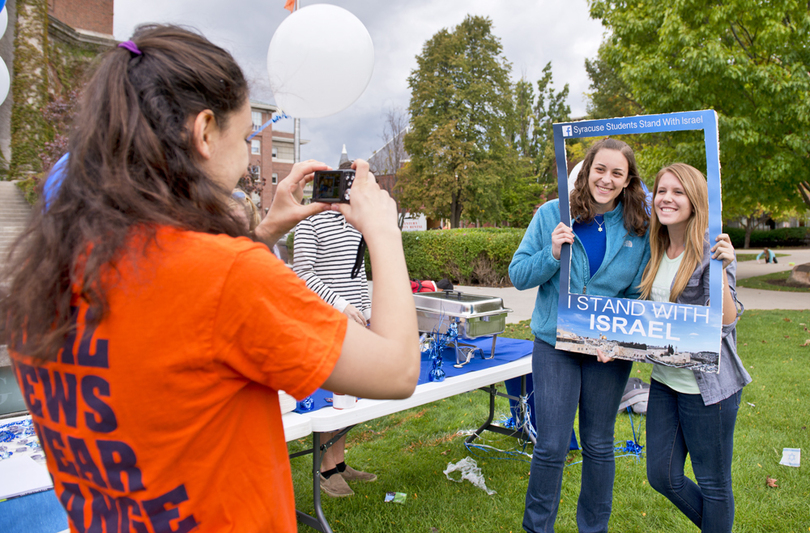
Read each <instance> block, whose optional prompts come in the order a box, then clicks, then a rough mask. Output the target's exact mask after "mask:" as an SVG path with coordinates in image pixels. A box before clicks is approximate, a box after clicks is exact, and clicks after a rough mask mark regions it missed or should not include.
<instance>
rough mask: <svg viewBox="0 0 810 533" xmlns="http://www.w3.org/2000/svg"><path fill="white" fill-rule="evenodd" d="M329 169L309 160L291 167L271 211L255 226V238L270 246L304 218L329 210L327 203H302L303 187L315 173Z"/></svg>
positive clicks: (280, 183)
mask: <svg viewBox="0 0 810 533" xmlns="http://www.w3.org/2000/svg"><path fill="white" fill-rule="evenodd" d="M328 168H329V167H328V166H327V165H325V164H323V163H321V162H318V161H314V160H312V159H310V160H309V161H304V162H302V163H296V164H295V165H293V167H292V170H291V171H290V174H289V176H287V177H286V178H285V179H283V180H281V181H280V182H279V184H278V188H277V189H276V196H275V198H274V199H273V205H272V206H271V207H270V211H269V212H268V213H267V215H266V216H265V217H264V219H262V221H261V222H260V223H259V225H258V226H256V229H255V231H254V234H255V235H256V238H258V239H259V240H260V241H262V242H263V243H265V244H266V245H268V246H270V247H272V246H273V245H274V244H275V243H276V241H277V240H279V239H280V238H281V236H282V235H284V234H285V233H287V232H288V231H290V230H291V229H293V228H294V227H295V225H296V224H298V223H299V222H301V221H302V220H304V219H305V218H307V217H309V216H312V215H315V214H317V213H320V212H321V211H326V210H328V209H329V205H328V204H321V203H313V204H308V205H303V204H301V199H302V198H303V196H304V185H306V184H307V183H309V182H310V181H312V178H313V176H314V172H315V171H316V170H326V169H328Z"/></svg>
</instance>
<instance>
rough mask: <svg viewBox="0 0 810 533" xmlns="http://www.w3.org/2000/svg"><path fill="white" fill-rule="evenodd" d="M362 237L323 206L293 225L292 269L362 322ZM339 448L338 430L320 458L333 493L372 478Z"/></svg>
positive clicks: (365, 306)
mask: <svg viewBox="0 0 810 533" xmlns="http://www.w3.org/2000/svg"><path fill="white" fill-rule="evenodd" d="M340 168H351V161H349V162H348V163H342V164H341V165H340ZM362 238H363V236H362V235H361V234H360V232H359V231H357V230H356V229H355V228H354V227H353V226H352V225H351V224H349V222H348V221H347V220H346V217H344V216H343V215H342V214H341V213H340V212H338V211H324V212H323V213H318V214H317V215H313V216H311V217H309V218H306V219H304V220H302V221H301V222H299V223H298V226H296V229H295V238H294V244H293V253H294V258H293V270H294V271H295V273H296V274H297V275H298V277H300V278H301V279H302V280H304V282H305V283H306V284H307V287H309V288H310V289H311V290H312V291H313V292H315V293H316V294H317V295H318V296H320V297H321V298H322V299H323V300H324V301H325V302H326V303H328V304H330V305H332V306H333V307H334V308H335V309H337V310H338V311H340V312H341V313H344V314H345V315H347V316H348V317H349V320H354V321H355V322H357V323H359V324H362V325H363V326H367V325H368V322H369V320H370V319H371V299H370V297H369V291H368V280H367V278H366V269H365V264H364V260H363V251H364V250H365V245H364V244H362V245H361V243H362V242H363V241H362ZM356 267H359V268H356ZM353 270H354V272H353ZM336 434H337V433H328V434H325V435H324V439H323V440H324V441H328V440H330V439H332V438H333V437H334V436H335V435H336ZM345 452H346V435H343V436H342V437H341V438H340V439H339V440H338V441H336V442H335V444H334V445H332V446H331V447H330V448H328V449H327V450H326V451H325V452H324V454H323V460H322V461H321V489H322V490H323V491H324V492H325V493H326V494H328V495H329V496H332V497H335V498H337V497H343V496H351V495H352V494H354V491H353V490H352V489H351V487H349V485H348V483H347V481H354V480H360V481H374V480H376V479H377V476H376V475H374V474H371V473H368V472H361V471H359V470H355V469H354V468H352V467H351V466H348V465H347V464H346V462H345Z"/></svg>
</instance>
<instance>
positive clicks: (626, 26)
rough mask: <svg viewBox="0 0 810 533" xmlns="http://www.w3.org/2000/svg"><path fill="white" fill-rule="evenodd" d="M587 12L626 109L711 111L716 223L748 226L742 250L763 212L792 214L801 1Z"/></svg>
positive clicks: (806, 128) (799, 161)
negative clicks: (601, 29) (719, 179)
mask: <svg viewBox="0 0 810 533" xmlns="http://www.w3.org/2000/svg"><path fill="white" fill-rule="evenodd" d="M590 9H591V16H593V17H594V18H598V19H601V20H602V22H603V24H604V25H605V26H606V27H607V28H608V29H609V30H610V34H609V35H608V37H607V38H606V41H605V43H603V46H602V49H601V50H600V58H601V59H604V61H605V63H604V65H605V66H606V67H610V68H613V69H615V74H616V76H617V77H618V79H619V81H621V83H623V84H624V86H625V87H626V88H627V90H628V91H629V94H630V95H632V97H631V100H632V101H634V102H635V103H637V104H638V105H639V106H641V107H642V108H643V109H644V110H646V112H648V113H665V112H675V111H688V110H697V109H708V108H710V109H714V110H716V111H717V112H718V115H719V117H720V159H721V164H722V176H723V205H724V210H725V213H724V215H725V216H726V218H736V217H742V216H745V217H746V218H747V219H748V221H749V226H748V228H747V232H746V246H747V245H748V242H749V237H750V231H751V229H752V227H753V223H754V222H755V221H756V219H757V218H758V217H759V216H760V215H761V214H762V213H763V212H770V213H772V214H773V216H779V215H780V213H784V212H786V211H788V210H790V209H792V208H795V207H797V206H798V205H799V203H800V202H801V198H800V196H799V195H797V194H796V188H797V186H798V184H799V183H800V182H801V181H803V180H807V179H808V174H810V99H808V98H807V95H808V94H810V75H809V74H808V70H809V69H810V46H808V44H809V43H808V33H809V32H810V6H808V4H807V3H806V2H798V1H797V0H727V1H725V2H719V1H716V0H715V1H706V0H673V1H672V2H668V3H665V4H662V3H660V2H658V1H656V0H638V1H636V2H633V3H628V2H625V1H624V0H590ZM602 65H603V64H601V63H600V64H599V65H598V66H600V67H601V66H602ZM592 79H593V78H592ZM679 149H681V150H684V149H683V148H680V147H679ZM685 150H686V152H689V150H688V149H685Z"/></svg>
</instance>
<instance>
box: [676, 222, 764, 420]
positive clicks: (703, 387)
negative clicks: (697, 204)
mask: <svg viewBox="0 0 810 533" xmlns="http://www.w3.org/2000/svg"><path fill="white" fill-rule="evenodd" d="M713 244H714V241H710V240H709V234H708V232H707V233H706V236H705V237H704V240H703V260H702V261H701V263H700V265H698V267H697V268H696V269H695V271H694V272H693V273H692V276H691V277H690V278H689V281H688V282H686V287H684V289H683V292H682V293H681V295H680V296H678V303H682V304H689V305H709V287H710V286H711V283H710V282H709V261H710V260H711V257H712V251H711V248H712V245H713ZM726 272H727V273H728V281H729V289H731V296H732V297H733V298H734V304H735V306H736V307H737V317H738V318H739V316H740V315H742V313H743V310H744V309H745V308H744V307H743V305H742V303H740V301H739V300H737V260H736V259H735V260H734V261H732V262H731V264H730V265H728V267H727V268H726ZM673 284H674V280H673ZM738 318H735V319H734V322H732V323H731V324H724V325H723V333H722V342H721V344H720V370H719V372H718V373H717V374H710V373H704V372H699V371H697V370H694V373H695V381H697V384H698V388H699V389H700V396H701V397H702V398H703V404H704V405H712V404H715V403H717V402H719V401H721V400H725V399H726V398H728V397H730V396H731V395H732V394H734V393H736V392H737V391H738V390H740V389H742V388H743V387H744V386H745V385H748V384H749V383H751V376H750V375H749V374H748V372H747V371H746V370H745V366H744V365H743V363H742V361H741V360H740V356H739V355H737V319H738Z"/></svg>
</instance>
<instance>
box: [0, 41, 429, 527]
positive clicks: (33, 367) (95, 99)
mask: <svg viewBox="0 0 810 533" xmlns="http://www.w3.org/2000/svg"><path fill="white" fill-rule="evenodd" d="M252 126H253V125H252V121H251V111H250V104H249V102H248V89H247V83H246V82H245V78H244V76H243V74H242V72H241V70H240V69H239V66H238V65H237V64H236V63H235V61H234V60H233V58H232V57H231V55H230V54H228V53H227V52H226V51H224V50H222V49H221V48H219V47H217V46H215V45H213V44H212V43H210V42H209V41H208V40H206V39H205V38H204V37H202V36H200V35H198V34H195V33H192V32H190V31H187V30H184V29H181V28H177V27H172V26H147V27H141V28H139V29H138V30H137V31H136V33H135V35H134V36H133V38H132V40H131V41H127V42H125V43H121V44H120V45H119V47H117V48H115V49H113V50H110V51H109V52H107V53H105V54H104V56H103V57H102V58H101V61H100V63H99V64H98V67H97V69H96V71H95V73H94V74H93V76H92V78H91V79H90V80H89V82H88V84H87V86H86V89H85V91H84V95H83V99H82V103H81V108H80V111H79V112H78V115H77V118H76V124H75V129H74V132H73V135H72V136H71V139H70V157H69V158H68V160H67V164H66V166H65V167H63V175H62V177H63V180H62V182H61V186H59V188H58V190H55V188H54V189H52V190H51V193H50V196H49V198H48V202H47V205H44V204H42V203H41V204H40V205H39V206H38V207H36V208H35V209H34V210H33V215H32V219H31V221H30V222H29V225H28V227H27V229H26V231H25V233H24V235H23V236H22V237H21V238H20V240H19V241H18V242H17V243H16V246H15V249H14V251H13V252H12V255H11V256H10V263H9V264H10V267H9V268H8V270H7V272H6V273H5V278H4V280H3V281H5V282H7V283H8V287H9V290H8V293H7V294H6V295H4V296H5V297H4V298H2V305H3V309H2V310H1V312H2V313H3V314H4V316H5V320H6V327H5V330H4V332H5V336H6V340H7V342H8V345H9V346H10V347H12V350H11V352H12V360H13V364H14V370H15V373H16V376H17V379H18V381H19V384H20V388H21V390H22V393H23V397H24V399H25V401H26V403H27V406H28V409H29V411H30V412H31V416H32V418H33V421H34V424H35V427H36V430H37V433H38V436H39V438H40V441H41V443H42V446H43V448H44V450H45V452H46V456H47V461H48V469H49V471H50V472H51V475H52V476H53V479H54V489H55V492H56V496H57V498H58V499H59V500H60V502H61V503H62V505H63V506H64V507H65V510H66V512H67V514H68V517H69V521H70V526H71V530H72V531H96V530H98V531H101V530H102V529H104V528H106V530H115V531H153V530H154V531H175V532H182V531H191V530H194V531H200V532H202V531H295V530H296V524H295V512H294V511H295V510H294V506H295V503H294V498H293V488H292V479H291V476H290V466H289V460H288V457H287V448H286V443H285V439H284V433H283V426H282V423H281V414H280V409H279V405H278V394H277V391H278V390H282V389H283V390H285V391H287V392H288V393H290V394H292V395H293V396H295V397H297V398H299V399H300V398H303V397H305V396H307V395H309V394H311V393H312V392H313V391H314V390H315V389H317V388H318V387H321V386H323V387H325V388H328V389H329V390H332V391H335V392H340V393H345V394H352V395H356V396H363V397H366V398H404V397H407V396H409V395H410V394H411V393H412V392H413V389H414V387H415V385H416V380H417V377H418V373H419V348H418V335H417V327H416V312H415V309H414V304H413V297H412V296H411V291H410V287H409V283H408V275H407V271H406V267H405V259H404V254H403V250H402V245H401V239H400V235H399V229H398V227H397V223H396V206H395V203H394V202H393V200H392V199H391V198H390V197H389V196H388V194H387V193H386V192H385V191H382V190H380V188H379V187H378V186H377V184H376V182H375V179H374V176H373V175H372V174H371V173H369V172H368V164H366V163H365V162H363V161H358V162H357V163H356V164H355V169H356V171H357V176H356V179H355V181H354V186H353V188H352V201H351V204H341V205H339V206H337V207H335V208H336V209H338V210H339V211H340V212H341V213H342V214H343V215H345V217H346V218H347V220H349V221H350V222H351V224H352V225H353V226H354V227H355V228H357V229H358V230H360V231H361V232H362V233H363V235H364V237H365V240H366V242H367V244H368V248H369V252H370V255H371V262H372V265H373V267H374V271H375V273H376V275H375V280H374V281H375V289H376V290H375V291H374V296H373V304H374V309H375V315H374V317H375V320H374V324H373V325H372V326H371V328H370V329H366V328H364V327H362V326H360V325H359V324H356V323H354V322H347V319H346V316H345V315H343V314H341V313H339V312H337V311H336V310H334V309H333V308H332V307H331V306H329V305H327V304H325V303H324V302H323V301H322V300H321V299H320V298H318V296H317V295H315V294H314V293H313V292H311V291H309V290H308V289H307V288H306V286H305V285H304V283H303V282H301V281H300V280H299V279H298V278H297V277H296V276H295V274H293V273H292V272H291V271H290V270H289V269H288V268H287V267H285V266H284V265H283V264H282V263H281V262H280V261H279V260H278V259H276V258H275V257H274V256H273V255H272V254H271V253H270V251H269V250H268V248H267V246H266V245H267V244H272V243H275V242H276V241H277V240H278V238H279V237H280V236H281V235H282V234H283V233H285V232H287V231H289V230H290V229H291V228H292V227H293V226H294V225H295V224H296V223H297V222H298V221H300V220H302V219H304V218H305V217H307V216H309V215H312V214H315V213H317V212H320V211H322V210H324V209H328V208H329V207H328V206H327V205H325V204H312V205H307V206H305V205H301V203H300V195H301V192H302V187H303V185H304V184H305V183H307V182H308V181H310V180H311V179H312V173H313V172H314V171H316V170H322V169H327V168H328V167H327V166H326V165H323V164H321V163H317V162H314V161H308V162H305V163H299V164H296V165H295V166H294V167H293V169H292V172H291V173H290V175H289V176H288V177H287V179H285V180H283V181H281V183H280V184H279V187H278V190H277V192H276V195H275V199H274V203H273V206H272V209H271V210H270V212H269V213H268V214H267V216H266V217H265V218H264V219H263V220H262V222H261V223H260V224H259V225H258V226H257V227H256V228H255V230H254V231H253V232H251V234H248V233H247V231H246V230H245V229H244V228H243V227H241V226H240V225H239V222H238V220H236V219H235V218H234V216H233V215H231V214H230V213H229V210H228V196H229V194H230V192H231V191H232V190H233V188H234V186H235V185H236V183H237V181H238V180H239V178H240V177H241V176H242V175H243V174H244V172H245V169H246V168H247V165H248V149H249V146H250V142H249V136H250V135H251V133H252V131H253V127H252ZM249 237H251V238H249ZM256 241H258V242H256ZM0 286H2V285H0Z"/></svg>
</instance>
